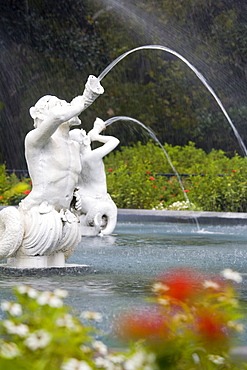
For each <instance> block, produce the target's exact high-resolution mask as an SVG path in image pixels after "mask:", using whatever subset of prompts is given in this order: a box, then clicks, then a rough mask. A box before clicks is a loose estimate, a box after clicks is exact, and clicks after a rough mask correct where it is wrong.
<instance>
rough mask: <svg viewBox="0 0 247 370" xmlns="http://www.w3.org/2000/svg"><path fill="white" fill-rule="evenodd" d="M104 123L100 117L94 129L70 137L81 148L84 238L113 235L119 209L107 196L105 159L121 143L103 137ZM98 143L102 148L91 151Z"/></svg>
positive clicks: (75, 131) (81, 199) (77, 131)
mask: <svg viewBox="0 0 247 370" xmlns="http://www.w3.org/2000/svg"><path fill="white" fill-rule="evenodd" d="M104 129H105V123H104V121H103V120H102V119H100V118H97V119H96V120H95V122H94V126H93V129H92V130H91V131H89V132H88V134H86V132H85V131H84V130H79V129H73V130H71V131H70V137H71V138H72V139H73V140H74V141H76V142H78V143H79V145H80V162H81V173H80V175H79V182H78V195H79V202H80V205H79V207H77V208H78V209H79V214H80V223H81V232H82V235H97V234H100V235H108V234H111V233H112V232H113V230H114V228H115V226H116V222H117V207H116V205H115V203H114V202H113V200H112V199H111V197H110V195H109V194H108V193H107V185H106V174H105V167H104V162H103V157H104V156H105V155H107V154H108V153H110V152H111V151H112V150H113V149H115V148H116V146H117V145H118V144H119V140H118V139H117V138H115V137H113V136H107V135H101V134H100V133H101V132H102V131H103V130H104ZM93 141H98V142H100V143H103V145H102V146H100V147H98V148H96V149H93V150H92V149H91V142H93Z"/></svg>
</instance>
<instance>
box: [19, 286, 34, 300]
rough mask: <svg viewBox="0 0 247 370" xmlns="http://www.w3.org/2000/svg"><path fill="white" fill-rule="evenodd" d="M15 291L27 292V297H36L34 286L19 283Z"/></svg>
mask: <svg viewBox="0 0 247 370" xmlns="http://www.w3.org/2000/svg"><path fill="white" fill-rule="evenodd" d="M17 291H18V292H19V293H20V294H27V295H28V297H29V298H37V297H38V294H39V293H38V291H37V290H36V289H34V288H31V287H29V286H27V285H20V286H18V287H17Z"/></svg>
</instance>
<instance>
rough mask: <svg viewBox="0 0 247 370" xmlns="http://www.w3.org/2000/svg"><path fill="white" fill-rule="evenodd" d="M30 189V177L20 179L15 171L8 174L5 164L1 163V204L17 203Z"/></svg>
mask: <svg viewBox="0 0 247 370" xmlns="http://www.w3.org/2000/svg"><path fill="white" fill-rule="evenodd" d="M30 191H31V182H30V179H26V178H23V179H22V180H21V181H20V180H19V179H18V177H17V176H16V175H15V174H14V173H12V174H11V175H8V174H7V172H6V169H5V166H4V165H0V205H17V204H18V203H19V202H20V201H21V200H22V199H23V198H25V197H26V196H27V195H28V194H29V193H30Z"/></svg>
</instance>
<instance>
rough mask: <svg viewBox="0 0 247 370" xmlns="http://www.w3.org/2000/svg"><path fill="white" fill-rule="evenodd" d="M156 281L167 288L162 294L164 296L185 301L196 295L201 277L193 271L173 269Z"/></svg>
mask: <svg viewBox="0 0 247 370" xmlns="http://www.w3.org/2000/svg"><path fill="white" fill-rule="evenodd" d="M199 277H200V278H199ZM158 281H159V282H160V283H162V284H163V285H164V286H165V287H166V288H167V289H166V290H165V292H164V294H165V295H166V296H168V297H170V298H173V299H176V300H179V301H185V300H187V299H190V298H192V297H194V296H195V295H196V294H197V289H198V287H199V285H200V284H201V276H200V274H199V273H198V272H196V271H193V270H189V269H174V270H171V271H170V272H169V273H167V274H164V275H161V276H160V277H159V279H158Z"/></svg>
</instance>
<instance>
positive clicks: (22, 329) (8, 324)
mask: <svg viewBox="0 0 247 370" xmlns="http://www.w3.org/2000/svg"><path fill="white" fill-rule="evenodd" d="M3 326H4V328H5V329H6V331H7V333H9V334H16V335H19V336H20V337H25V336H26V335H27V334H28V332H29V328H28V326H27V325H25V324H19V325H15V323H14V322H13V321H11V320H4V321H3Z"/></svg>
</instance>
